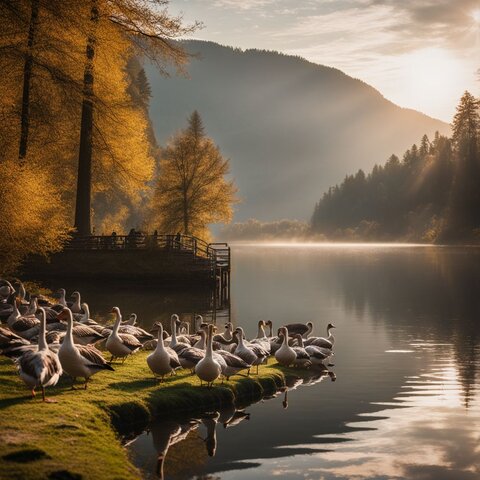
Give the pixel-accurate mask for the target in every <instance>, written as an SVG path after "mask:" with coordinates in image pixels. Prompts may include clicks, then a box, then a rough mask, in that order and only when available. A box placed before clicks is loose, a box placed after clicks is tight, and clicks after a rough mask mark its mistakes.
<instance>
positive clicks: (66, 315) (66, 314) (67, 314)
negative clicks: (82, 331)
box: [57, 307, 73, 323]
mask: <svg viewBox="0 0 480 480" xmlns="http://www.w3.org/2000/svg"><path fill="white" fill-rule="evenodd" d="M57 320H64V321H66V322H67V323H68V322H73V315H72V311H71V310H70V309H69V308H68V307H63V310H61V312H60V313H59V314H58V315H57Z"/></svg>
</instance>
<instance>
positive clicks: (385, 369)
mask: <svg viewBox="0 0 480 480" xmlns="http://www.w3.org/2000/svg"><path fill="white" fill-rule="evenodd" d="M232 258H233V272H232V287H231V288H232V290H231V311H230V315H231V318H232V321H233V322H234V323H235V325H242V326H243V327H244V328H245V330H246V334H247V337H253V336H255V334H256V324H257V321H258V320H260V319H264V320H272V321H273V323H274V327H275V328H276V327H279V326H280V325H282V324H285V323H290V322H307V321H312V322H313V323H314V326H315V328H314V333H316V334H324V333H326V332H325V329H326V325H327V324H328V323H329V322H332V323H333V324H335V326H336V327H337V328H336V331H335V337H336V344H335V362H334V363H335V366H334V367H331V368H330V370H331V372H334V374H335V376H333V375H331V376H329V375H320V374H319V373H318V372H317V373H315V372H312V378H311V379H310V380H309V381H308V380H307V381H305V382H304V383H302V382H296V383H295V382H293V383H291V385H290V388H289V390H288V392H287V396H286V395H285V393H284V392H280V393H279V394H278V395H277V396H276V397H275V398H272V399H269V400H265V401H263V402H261V403H258V404H254V405H249V406H238V407H239V409H238V410H237V411H236V410H235V409H226V410H222V411H219V412H205V415H199V416H197V417H195V418H180V419H168V420H162V421H157V422H155V423H154V424H152V425H151V426H150V427H149V429H148V431H147V432H145V433H143V434H141V435H140V436H138V437H137V438H135V439H134V440H133V441H130V442H129V443H128V447H127V448H128V449H129V452H130V454H131V456H132V460H133V462H134V463H135V464H136V465H137V466H138V467H139V468H141V469H142V472H143V474H144V476H145V478H157V477H158V476H161V475H162V474H163V475H164V477H165V478H169V479H187V478H197V479H200V478H201V479H206V478H208V479H217V478H221V479H225V480H228V479H231V480H233V479H263V478H277V477H280V476H281V477H282V478H283V479H320V478H321V479H352V478H354V479H363V478H369V479H386V478H413V479H422V480H425V479H432V480H433V479H435V480H439V479H460V480H461V479H476V478H480V447H479V445H480V406H479V401H478V395H477V393H478V387H479V380H478V376H477V371H478V368H479V366H480V360H479V358H480V345H479V338H480V335H479V334H480V329H479V318H480V250H478V249H475V248H456V247H427V246H403V245H397V246H385V245H236V246H233V247H232ZM169 295H170V296H169ZM172 295H173V297H175V295H174V294H171V293H169V294H165V295H163V294H161V293H158V294H156V295H154V294H150V293H149V294H148V296H147V297H145V298H142V297H141V296H140V297H139V296H138V295H131V296H125V295H124V296H123V297H119V301H120V300H121V301H122V302H123V303H122V307H123V308H124V309H125V310H128V311H130V310H134V309H137V310H140V313H141V314H142V315H143V317H144V322H145V323H149V322H150V321H152V320H153V319H154V318H161V319H166V318H168V316H169V315H170V314H171V313H175V309H176V308H181V311H182V312H184V313H186V312H188V308H190V306H189V305H187V304H185V305H186V306H184V307H181V306H180V305H181V302H182V298H183V299H184V300H185V301H187V300H186V298H187V297H188V295H183V294H178V295H180V297H175V299H174V300H172ZM182 295H183V296H182ZM134 297H135V298H136V299H135V300H134ZM188 298H189V300H188V302H192V301H193V300H192V298H191V297H188ZM153 299H155V302H154V300H153ZM197 300H198V302H200V303H201V301H203V299H200V298H199V299H197ZM142 302H143V303H142ZM152 302H153V303H154V308H151V307H152ZM200 303H198V304H196V305H195V306H192V307H191V308H192V309H197V311H202V307H201V304H200ZM221 323H222V322H219V325H221ZM335 378H336V380H335ZM332 380H335V381H332ZM240 407H242V408H240Z"/></svg>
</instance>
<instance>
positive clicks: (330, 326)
mask: <svg viewBox="0 0 480 480" xmlns="http://www.w3.org/2000/svg"><path fill="white" fill-rule="evenodd" d="M331 328H337V327H336V326H335V325H334V324H333V323H329V324H328V325H327V330H330V329H331Z"/></svg>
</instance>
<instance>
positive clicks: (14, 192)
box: [0, 159, 70, 276]
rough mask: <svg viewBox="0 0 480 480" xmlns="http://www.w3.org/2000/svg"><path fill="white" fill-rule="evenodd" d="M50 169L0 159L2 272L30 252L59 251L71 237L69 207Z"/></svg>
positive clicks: (0, 264) (0, 260) (14, 265)
mask: <svg viewBox="0 0 480 480" xmlns="http://www.w3.org/2000/svg"><path fill="white" fill-rule="evenodd" d="M59 190H60V189H59V187H58V186H56V185H55V184H54V183H53V182H52V179H51V176H50V174H49V172H48V170H45V169H44V168H41V167H39V166H31V167H30V168H24V167H23V166H22V165H19V164H18V162H16V161H15V160H12V159H10V160H6V161H4V162H1V163H0V208H1V214H0V231H1V232H2V234H1V235H0V276H2V275H5V274H11V273H12V272H13V271H14V269H15V268H16V267H18V265H19V264H20V263H21V261H22V260H23V259H24V258H26V257H27V256H28V255H31V254H36V255H44V256H46V255H47V254H49V253H51V252H55V251H58V250H60V249H61V248H62V246H63V243H64V242H65V240H67V239H68V238H69V233H70V228H69V227H68V223H69V222H68V209H67V208H66V206H65V205H64V204H63V203H62V201H61V199H60V192H59Z"/></svg>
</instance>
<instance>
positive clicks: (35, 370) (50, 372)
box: [17, 308, 62, 402]
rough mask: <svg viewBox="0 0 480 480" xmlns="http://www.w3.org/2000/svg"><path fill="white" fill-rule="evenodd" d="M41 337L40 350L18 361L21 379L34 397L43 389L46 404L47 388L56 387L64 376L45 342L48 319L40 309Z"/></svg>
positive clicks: (26, 354) (25, 355)
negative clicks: (39, 389)
mask: <svg viewBox="0 0 480 480" xmlns="http://www.w3.org/2000/svg"><path fill="white" fill-rule="evenodd" d="M40 312H42V317H41V319H40V337H39V339H38V350H36V351H27V352H25V353H24V354H23V355H22V356H21V357H20V358H19V359H18V360H17V365H18V371H19V375H20V378H21V379H22V380H23V381H24V382H25V384H26V385H27V386H28V387H29V388H30V389H31V391H32V397H34V396H35V388H37V387H41V389H42V399H43V401H44V402H45V401H46V400H45V387H50V386H53V385H56V384H57V382H58V379H59V378H60V375H61V374H62V365H61V364H60V361H59V359H58V356H57V354H56V353H54V352H52V351H51V350H49V348H48V345H47V341H46V340H45V330H46V319H45V311H44V310H43V308H41V309H40Z"/></svg>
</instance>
